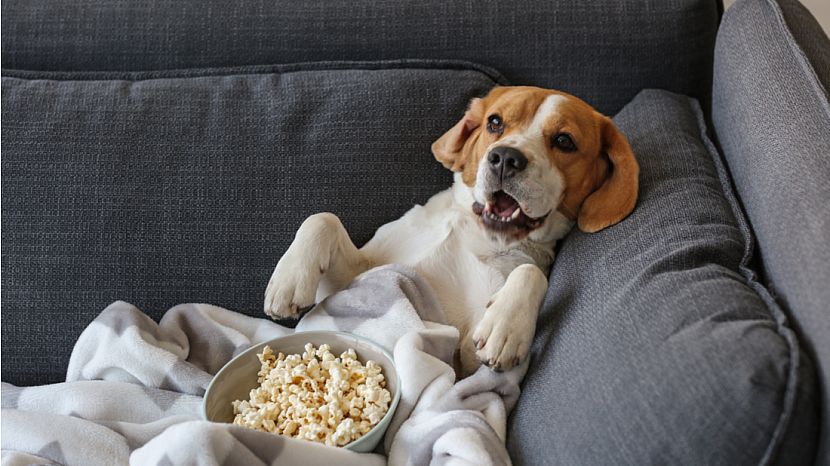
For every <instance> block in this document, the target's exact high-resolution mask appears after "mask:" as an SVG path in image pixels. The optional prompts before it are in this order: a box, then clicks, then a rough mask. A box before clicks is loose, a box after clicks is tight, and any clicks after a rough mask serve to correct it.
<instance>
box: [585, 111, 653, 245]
mask: <svg viewBox="0 0 830 466" xmlns="http://www.w3.org/2000/svg"><path fill="white" fill-rule="evenodd" d="M601 118H602V122H601V132H602V133H601V134H602V151H603V152H604V153H606V154H607V155H608V160H609V161H610V162H611V167H610V174H609V176H608V178H607V179H606V180H605V182H604V183H603V184H602V186H600V187H599V189H597V190H596V191H594V192H593V193H592V194H591V195H589V196H588V197H587V198H585V201H584V202H583V203H582V207H580V209H579V214H578V215H577V217H578V220H577V221H578V224H579V229H580V230H582V231H584V232H587V233H593V232H596V231H599V230H602V229H603V228H606V227H609V226H611V225H614V224H616V223H618V222H620V221H621V220H622V219H624V218H625V217H626V216H628V214H630V213H631V211H632V210H634V204H636V202H637V189H638V184H639V181H638V180H639V175H640V166H639V165H637V159H636V158H635V157H634V152H633V151H632V150H631V146H630V145H629V144H628V141H627V140H626V139H625V136H623V135H622V133H620V131H619V130H618V129H617V127H616V126H614V123H613V122H612V121H611V119H610V118H608V117H605V116H602V117H601Z"/></svg>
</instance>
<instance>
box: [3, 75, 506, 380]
mask: <svg viewBox="0 0 830 466" xmlns="http://www.w3.org/2000/svg"><path fill="white" fill-rule="evenodd" d="M500 80H501V78H500V76H499V75H498V74H497V73H495V72H493V71H492V70H488V69H485V68H479V67H475V66H473V65H469V64H462V63H450V62H416V61H408V62H388V63H362V64H360V63H347V64H343V63H326V64H310V65H302V66H285V67H261V68H245V69H219V70H191V71H184V72H160V73H134V74H129V73H128V74H123V73H103V74H101V73H31V72H19V73H14V72H4V76H3V87H2V119H3V125H2V139H3V151H2V170H3V184H2V196H3V202H2V243H3V255H2V309H3V325H2V350H3V358H2V379H3V381H4V382H9V383H13V384H16V385H30V384H39V383H47V382H56V381H60V380H63V378H64V376H65V370H66V364H67V362H68V358H69V354H70V351H71V349H72V345H73V344H74V342H75V340H76V339H77V338H78V335H79V334H80V332H81V331H82V330H83V329H84V328H85V327H86V326H87V325H88V324H89V322H90V321H91V320H92V319H93V318H94V317H95V316H96V315H97V314H98V313H99V312H100V311H101V310H103V309H104V308H105V307H106V306H107V305H109V304H110V303H111V302H113V301H115V300H126V301H129V302H131V303H133V304H135V305H136V306H138V307H140V308H141V309H143V310H144V311H145V312H146V313H147V314H149V315H150V316H151V317H153V318H156V319H158V318H160V317H161V315H162V314H163V312H164V311H166V310H167V309H169V308H170V307H172V306H174V305H176V304H180V303H186V302H208V303H211V304H215V305H219V306H222V307H225V308H227V309H232V310H235V311H239V312H243V313H246V314H248V315H253V316H263V317H264V314H263V311H262V308H263V304H262V303H263V296H264V292H265V286H266V284H267V283H268V279H269V277H270V276H271V272H272V271H273V268H274V266H275V265H276V263H277V261H278V260H279V258H280V257H281V256H282V254H283V252H284V251H285V250H286V249H287V248H288V245H289V244H290V242H291V241H292V240H293V238H294V233H295V232H296V230H297V228H298V227H299V226H300V224H301V223H302V221H303V220H304V219H305V218H306V217H307V216H309V215H311V214H314V213H317V212H321V211H330V212H333V213H335V214H337V215H338V216H340V218H341V220H342V221H343V223H344V225H345V226H346V228H347V230H348V231H349V233H350V234H351V235H352V239H353V240H354V242H355V243H356V244H358V245H360V244H363V243H365V242H366V241H368V240H369V239H370V238H371V236H372V235H373V233H374V231H375V229H377V228H378V227H379V226H381V225H382V224H384V223H387V222H389V221H391V220H393V219H396V218H398V217H400V216H401V215H402V214H403V213H404V212H406V211H407V210H408V209H410V208H411V207H412V206H413V205H415V204H421V203H424V202H425V201H426V200H427V199H428V198H429V197H430V196H431V195H432V194H434V193H436V192H438V191H440V190H442V189H444V188H446V187H448V186H449V185H450V184H451V183H452V174H451V172H450V171H448V170H445V169H443V168H442V167H441V164H440V163H438V162H437V161H435V159H434V158H433V156H432V154H431V152H430V145H431V143H432V142H433V141H434V140H435V139H437V138H438V137H439V136H440V135H441V134H443V132H444V131H446V130H447V128H450V127H452V125H453V124H455V122H456V121H457V119H458V118H460V116H461V115H463V114H464V110H465V108H466V106H467V104H468V102H469V100H470V98H472V97H474V96H479V95H482V94H485V93H486V92H487V91H489V89H490V88H492V87H493V86H494V85H495V84H496V83H497V82H500Z"/></svg>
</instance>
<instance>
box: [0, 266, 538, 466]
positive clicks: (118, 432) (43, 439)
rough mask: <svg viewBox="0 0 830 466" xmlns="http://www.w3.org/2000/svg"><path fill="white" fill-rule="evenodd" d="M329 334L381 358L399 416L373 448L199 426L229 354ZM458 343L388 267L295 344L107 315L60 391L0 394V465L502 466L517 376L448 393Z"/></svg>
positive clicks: (476, 379)
mask: <svg viewBox="0 0 830 466" xmlns="http://www.w3.org/2000/svg"><path fill="white" fill-rule="evenodd" d="M311 330H339V331H345V332H350V333H354V334H357V335H361V336H364V337H366V338H369V339H371V340H373V341H375V342H377V343H378V344H380V345H381V346H383V347H385V348H386V349H387V350H389V351H390V352H391V353H392V354H393V356H394V358H395V361H396V364H397V366H398V373H399V375H400V377H401V382H402V385H401V402H400V404H399V406H398V409H397V411H396V413H395V416H394V417H393V420H392V423H391V425H390V428H389V430H388V431H387V434H386V437H385V439H384V442H383V444H382V445H381V446H379V447H378V449H377V450H376V453H374V454H358V453H353V452H350V451H347V450H343V449H338V448H333V447H327V446H325V445H320V444H314V443H311V442H305V441H301V440H296V439H288V438H283V437H280V436H275V435H273V434H269V433H265V432H259V431H255V430H253V429H248V428H245V427H238V426H234V425H231V424H218V423H211V422H207V421H204V420H201V403H202V397H203V395H204V393H205V390H206V389H207V387H208V385H209V384H210V381H211V380H212V378H213V375H214V374H216V372H218V371H219V369H221V368H222V366H224V364H225V363H227V362H228V361H229V360H230V359H232V358H233V356H235V355H236V354H239V353H240V352H241V351H244V350H245V349H247V348H249V347H250V346H252V345H255V344H258V343H260V342H263V341H266V340H269V339H272V338H276V337H279V336H283V335H287V334H289V333H293V332H295V331H298V332H299V331H311ZM457 342H458V331H457V330H456V329H455V328H453V327H450V326H448V325H447V324H446V320H445V318H444V315H443V313H442V311H441V307H440V305H439V304H438V301H437V299H436V297H435V295H434V293H433V291H432V289H431V288H430V286H429V284H428V283H427V282H426V281H425V280H424V279H423V278H422V277H420V276H419V275H418V274H417V273H416V272H415V271H414V270H413V269H411V268H408V267H405V266H400V265H390V266H384V267H379V268H376V269H373V270H370V271H369V272H366V273H365V274H363V275H361V276H359V277H357V278H356V279H355V280H354V281H353V282H352V283H350V284H349V285H348V286H347V287H346V288H344V289H343V290H341V291H340V292H338V293H336V294H334V295H332V296H330V297H329V298H327V299H325V300H324V301H322V302H321V303H319V304H318V305H317V306H316V307H315V308H314V309H313V310H312V311H311V312H309V313H308V314H307V315H306V316H305V317H304V318H303V319H302V320H301V321H300V322H299V324H298V325H297V328H296V330H295V329H290V328H286V327H283V326H281V325H278V324H276V323H274V322H272V321H270V320H267V319H264V318H261V319H260V318H253V317H248V316H245V315H242V314H239V313H236V312H232V311H229V310H226V309H222V308H219V307H216V306H211V305H207V304H184V305H179V306H176V307H174V308H172V309H170V310H169V311H167V313H166V314H165V315H164V317H163V318H162V319H161V321H160V322H159V323H156V322H154V321H153V320H152V319H150V318H149V317H147V316H146V315H145V314H143V313H142V312H141V311H140V310H139V309H137V308H136V307H134V306H132V305H130V304H128V303H125V302H115V303H113V304H112V305H110V306H109V307H107V308H106V309H104V311H103V312H101V314H100V315H99V316H98V317H97V318H96V319H95V320H94V321H93V322H91V323H90V325H89V326H88V327H87V329H86V330H85V331H84V332H83V333H82V334H81V336H80V337H79V338H78V341H77V343H76V345H75V348H74V350H73V353H72V356H71V358H70V362H69V366H68V369H67V378H66V382H65V383H60V384H54V385H46V386H39V387H15V386H13V385H10V384H6V383H3V385H2V408H3V415H2V450H3V453H2V454H3V457H2V458H3V459H2V462H3V465H7V464H8V465H26V464H36V463H42V464H61V465H67V466H69V465H96V464H101V465H104V464H106V465H122V464H123V465H126V464H132V465H199V466H207V465H259V464H262V465H291V464H298V463H301V464H308V465H316V464H320V465H327V466H328V465H330V464H342V465H384V464H390V465H398V464H400V465H424V466H426V465H428V464H470V465H472V464H476V465H507V464H510V458H509V457H508V456H507V453H506V450H505V447H504V438H505V428H506V422H507V415H508V413H509V412H510V409H512V407H513V405H514V404H515V402H516V399H517V397H518V395H519V383H520V381H521V379H522V377H523V376H524V372H525V371H526V369H527V365H526V364H524V365H522V366H519V367H517V368H514V369H513V370H511V371H509V372H505V373H496V372H491V371H490V370H489V369H487V368H486V367H482V368H480V370H479V371H478V372H476V373H475V374H474V375H472V376H470V377H468V378H466V379H464V380H461V381H459V382H458V383H456V382H455V373H454V372H453V370H452V368H451V366H450V362H451V360H452V354H453V350H454V348H455V346H456V344H457Z"/></svg>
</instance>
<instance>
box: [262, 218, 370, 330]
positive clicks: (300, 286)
mask: <svg viewBox="0 0 830 466" xmlns="http://www.w3.org/2000/svg"><path fill="white" fill-rule="evenodd" d="M371 267H372V261H371V260H370V259H369V258H368V255H367V254H365V253H363V252H362V251H360V250H359V249H357V247H356V246H355V245H354V243H352V240H351V239H350V238H349V234H348V233H346V229H345V228H343V224H342V223H340V219H339V218H337V216H336V215H334V214H330V213H322V214H316V215H312V216H311V217H309V218H308V219H306V221H305V222H303V224H302V226H300V229H299V230H297V234H296V236H295V237H294V242H292V243H291V246H289V248H288V250H287V251H286V252H285V254H284V255H283V256H282V259H280V261H279V263H277V267H276V268H275V269H274V273H273V274H272V275H271V280H270V281H269V282H268V288H267V289H266V291H265V313H266V314H268V315H269V316H271V317H273V318H278V317H283V318H284V317H293V318H296V317H298V316H299V315H300V311H302V310H303V309H304V308H307V307H309V306H311V305H312V304H314V303H315V299H316V298H317V292H318V286H319V288H320V291H321V293H323V294H324V295H328V294H331V293H333V292H335V291H337V290H339V289H340V288H342V287H343V286H345V285H346V284H347V283H349V282H350V281H351V280H352V279H353V278H354V277H356V276H358V275H359V274H361V273H363V272H365V271H366V270H369V269H370V268H371ZM321 280H322V282H321Z"/></svg>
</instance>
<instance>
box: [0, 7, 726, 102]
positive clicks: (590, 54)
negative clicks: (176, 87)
mask: <svg viewBox="0 0 830 466" xmlns="http://www.w3.org/2000/svg"><path fill="white" fill-rule="evenodd" d="M720 5H721V2H720V0H661V1H659V2H654V1H646V0H639V1H631V0H592V1H590V2H588V1H584V0H557V1H549V0H519V1H510V2H487V1H469V0H450V1H448V0H387V1H366V2H358V3H346V4H344V3H343V2H342V1H340V0H303V1H293V2H288V1H276V0H241V1H230V2H229V1H227V0H177V1H168V0H131V1H101V0H50V1H48V2H46V1H32V0H4V1H3V2H2V60H3V68H7V69H8V68H14V69H28V70H52V71H93V70H98V71H143V70H158V69H185V68H204V67H227V66H252V65H270V64H283V63H298V62H309V61H314V62H316V61H331V60H356V61H367V60H368V61H374V60H395V59H458V60H470V61H473V62H477V63H482V64H485V65H487V66H491V67H493V68H496V69H498V70H499V71H501V72H502V73H503V74H504V75H505V76H506V77H507V79H509V80H510V82H511V83H513V84H517V85H518V84H529V85H535V86H542V87H551V88H554V89H559V90H562V91H566V92H570V93H572V94H574V95H578V96H580V97H582V98H583V99H585V100H586V101H588V103H590V104H592V105H594V106H595V107H597V108H598V109H599V110H600V111H602V112H605V113H609V114H610V113H614V112H616V111H617V110H619V109H620V108H621V107H622V106H623V105H624V104H625V103H626V102H628V101H629V100H631V98H633V97H634V95H635V94H636V93H637V92H638V91H639V90H640V89H643V88H648V87H655V88H663V89H669V90H672V91H675V92H680V93H684V94H688V95H693V96H695V97H698V98H705V97H706V96H708V94H709V92H710V91H711V74H712V53H713V50H714V40H715V35H716V32H717V27H718V20H719V8H720Z"/></svg>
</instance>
